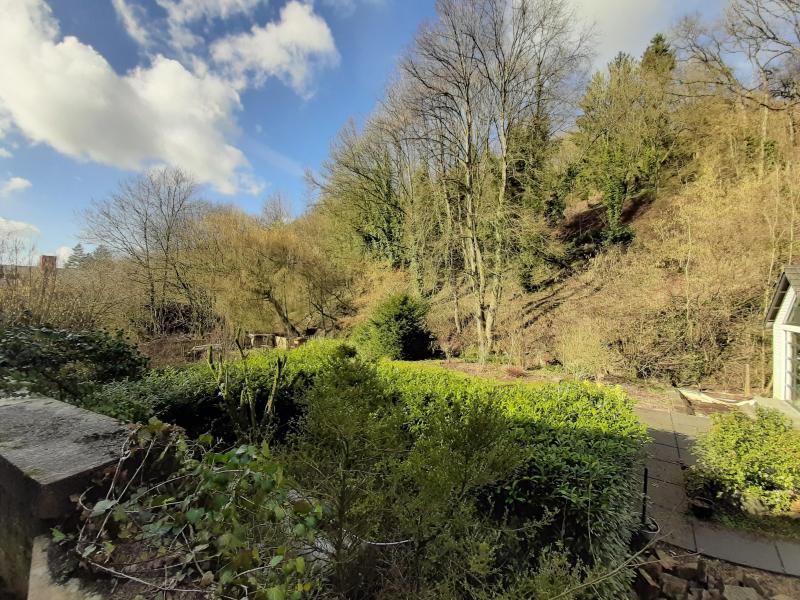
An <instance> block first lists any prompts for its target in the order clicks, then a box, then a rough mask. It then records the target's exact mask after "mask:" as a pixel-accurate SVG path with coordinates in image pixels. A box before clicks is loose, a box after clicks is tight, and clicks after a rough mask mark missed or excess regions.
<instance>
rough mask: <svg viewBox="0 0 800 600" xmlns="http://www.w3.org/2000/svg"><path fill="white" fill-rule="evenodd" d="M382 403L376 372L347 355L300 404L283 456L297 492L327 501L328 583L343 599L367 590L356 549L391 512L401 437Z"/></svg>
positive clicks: (334, 361) (326, 369) (319, 377)
mask: <svg viewBox="0 0 800 600" xmlns="http://www.w3.org/2000/svg"><path fill="white" fill-rule="evenodd" d="M386 399H387V392H386V391H385V388H384V386H383V384H382V382H380V381H379V380H378V378H377V375H376V373H375V368H374V366H373V365H371V364H369V363H364V362H362V361H360V360H359V359H357V358H354V357H352V356H348V354H347V353H339V354H336V355H334V356H332V357H330V359H329V360H327V361H326V363H325V364H324V366H323V367H322V369H321V370H320V371H319V372H318V373H317V374H316V376H315V377H314V382H313V385H312V386H311V388H310V389H309V390H308V393H307V394H306V395H305V396H304V397H303V399H302V403H303V407H304V411H303V416H302V418H301V419H300V421H299V423H298V427H297V431H296V433H295V434H294V435H293V436H291V438H290V440H289V443H288V448H289V451H288V452H287V453H286V455H285V458H286V461H287V464H288V466H289V468H290V469H291V473H292V475H293V476H295V477H297V478H298V480H299V482H300V484H301V486H302V489H304V490H305V491H306V493H307V494H308V495H310V496H312V497H315V498H323V499H325V521H324V523H323V527H324V530H325V535H326V537H327V539H328V541H329V542H330V551H329V557H330V564H331V572H332V577H331V583H332V585H333V588H334V591H335V593H336V594H337V595H340V596H345V597H353V596H357V595H358V594H359V593H361V592H363V591H364V589H365V588H366V587H367V586H368V585H370V584H371V583H372V582H371V581H370V579H371V578H370V577H369V576H367V575H365V574H364V573H363V571H364V569H363V563H364V561H365V560H366V553H365V549H364V547H363V546H362V545H360V544H355V545H354V543H353V542H354V541H355V540H372V539H375V538H376V537H379V536H380V533H381V532H383V531H385V530H386V529H385V526H386V520H387V519H391V515H392V512H393V511H392V510H391V508H390V507H389V506H387V505H386V504H385V503H384V502H381V500H382V499H383V497H384V491H385V490H384V487H385V478H386V475H387V473H389V472H391V470H392V469H391V465H393V464H395V463H396V461H397V460H398V458H399V457H400V456H401V455H402V451H403V439H402V437H403V436H402V429H401V423H400V422H399V421H398V419H397V417H398V416H399V415H398V414H397V413H396V412H395V411H393V407H392V405H391V403H390V402H387V401H386Z"/></svg>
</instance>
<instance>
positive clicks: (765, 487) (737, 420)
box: [691, 407, 800, 514]
mask: <svg viewBox="0 0 800 600" xmlns="http://www.w3.org/2000/svg"><path fill="white" fill-rule="evenodd" d="M713 418H714V425H713V426H712V427H711V430H710V431H709V432H708V433H706V434H705V435H703V436H701V437H700V439H699V440H698V443H697V444H696V445H695V452H696V453H697V456H698V461H697V464H696V465H695V466H694V467H693V470H692V478H691V480H692V485H691V487H692V488H693V490H692V491H693V492H694V493H700V494H702V495H708V496H713V497H714V498H715V499H716V500H717V501H718V502H721V503H722V504H723V505H725V506H727V507H729V508H734V509H737V510H745V511H747V512H750V513H754V514H768V513H772V514H780V513H782V512H786V511H788V510H789V508H790V507H791V504H792V502H793V501H794V500H795V499H797V498H798V497H800V431H797V430H795V429H793V428H792V422H791V421H790V420H789V419H788V417H786V416H784V415H783V414H782V413H780V412H779V411H777V410H774V409H764V408H760V407H759V408H757V409H756V418H755V419H752V418H750V417H748V416H747V415H745V414H744V413H741V412H729V413H725V414H720V415H714V417H713Z"/></svg>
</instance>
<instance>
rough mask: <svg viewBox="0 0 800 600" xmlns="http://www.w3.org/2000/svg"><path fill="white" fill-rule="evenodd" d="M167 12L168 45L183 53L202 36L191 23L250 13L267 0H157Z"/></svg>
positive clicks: (196, 43)
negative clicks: (194, 31)
mask: <svg viewBox="0 0 800 600" xmlns="http://www.w3.org/2000/svg"><path fill="white" fill-rule="evenodd" d="M156 2H157V4H158V5H159V6H160V7H161V8H162V9H164V11H166V14H167V30H168V34H169V35H168V37H169V44H170V45H171V46H172V47H173V48H174V49H175V50H177V51H178V53H180V54H182V55H184V54H186V53H187V52H188V51H189V50H191V49H192V48H194V47H196V46H199V45H202V44H203V38H202V37H200V36H199V35H195V34H194V33H193V32H192V30H191V28H190V25H191V24H192V23H195V22H198V21H212V20H214V19H223V20H224V19H228V18H230V17H232V16H234V15H239V14H245V15H249V14H252V12H253V10H255V8H256V7H257V6H258V5H259V4H262V3H265V2H266V0H156Z"/></svg>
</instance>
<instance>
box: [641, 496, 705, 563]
mask: <svg viewBox="0 0 800 600" xmlns="http://www.w3.org/2000/svg"><path fill="white" fill-rule="evenodd" d="M650 514H651V515H652V516H653V518H654V519H655V520H656V521H657V522H658V526H659V527H660V528H661V533H660V535H661V536H663V540H664V541H665V542H667V543H670V544H673V545H674V546H679V547H680V548H685V549H686V550H689V551H691V552H696V551H697V544H696V543H695V539H694V527H692V524H691V523H689V522H688V521H687V520H686V516H685V514H684V513H683V511H675V510H670V509H667V508H663V507H661V506H653V507H652V508H651V509H650Z"/></svg>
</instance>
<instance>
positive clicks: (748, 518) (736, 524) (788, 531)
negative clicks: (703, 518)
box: [715, 513, 800, 542]
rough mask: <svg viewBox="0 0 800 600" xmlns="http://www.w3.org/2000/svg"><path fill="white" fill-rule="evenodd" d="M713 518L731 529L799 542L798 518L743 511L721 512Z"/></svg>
mask: <svg viewBox="0 0 800 600" xmlns="http://www.w3.org/2000/svg"><path fill="white" fill-rule="evenodd" d="M715 518H716V520H717V521H719V523H720V524H722V525H725V526H726V527H730V528H732V529H741V530H743V531H750V532H752V533H757V534H760V535H766V536H769V537H771V538H775V539H783V540H791V541H793V542H800V518H791V517H757V516H754V515H748V514H743V513H739V514H733V513H722V514H720V515H719V516H717V517H715Z"/></svg>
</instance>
